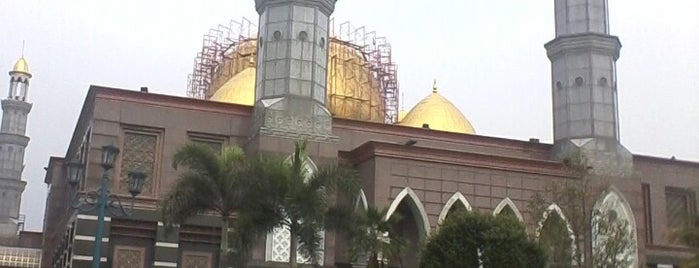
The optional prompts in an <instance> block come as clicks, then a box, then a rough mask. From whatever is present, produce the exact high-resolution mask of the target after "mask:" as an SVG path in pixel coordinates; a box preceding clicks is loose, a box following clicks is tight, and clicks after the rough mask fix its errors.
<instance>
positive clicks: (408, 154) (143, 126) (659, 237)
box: [45, 88, 699, 267]
mask: <svg viewBox="0 0 699 268" xmlns="http://www.w3.org/2000/svg"><path fill="white" fill-rule="evenodd" d="M85 107H87V108H84V109H83V114H82V115H81V118H80V119H79V123H78V127H77V128H76V133H75V135H74V137H73V141H71V146H70V148H69V149H68V154H67V155H66V158H68V159H73V158H74V157H76V156H77V155H78V152H80V151H81V150H80V149H79V147H80V145H81V144H85V141H89V142H88V143H87V145H88V146H87V148H89V150H87V153H86V154H83V155H82V157H84V158H85V159H86V160H85V161H86V162H87V164H88V168H87V180H86V182H85V184H84V186H83V188H82V189H93V188H96V187H97V185H98V183H99V179H100V178H101V175H102V168H101V167H100V166H99V163H100V157H99V156H100V153H101V147H102V146H103V145H106V144H114V145H117V146H119V147H120V148H121V149H122V152H121V154H120V157H119V158H118V160H117V163H116V166H115V168H114V172H113V174H114V175H113V176H112V178H113V179H112V180H111V185H110V187H111V188H112V189H118V187H119V185H122V184H121V183H122V181H123V180H124V179H125V178H126V177H125V176H123V175H124V174H125V173H126V172H127V170H126V166H128V165H130V164H127V163H129V160H128V159H125V157H126V158H128V157H127V156H125V155H129V150H133V148H131V147H133V146H132V145H128V144H130V142H132V141H129V139H130V138H128V137H127V136H128V135H130V134H134V133H135V134H145V135H151V137H155V138H154V139H150V143H148V144H150V145H149V146H145V147H138V148H146V147H147V148H150V149H147V150H146V149H143V150H144V151H140V152H141V153H144V152H146V153H148V154H152V158H151V160H153V162H152V163H151V162H149V161H151V160H147V159H146V160H143V161H140V162H139V163H149V164H148V165H149V166H151V167H152V168H153V170H152V172H151V173H150V177H149V180H151V184H150V186H149V187H150V189H149V190H148V191H146V192H145V193H144V194H143V195H141V196H139V197H138V202H137V208H138V209H139V212H138V213H137V214H136V215H135V216H134V217H131V218H129V219H128V220H127V219H116V218H110V220H109V221H108V222H107V223H106V226H105V234H106V236H105V238H108V239H107V240H105V241H104V243H103V248H104V249H103V253H102V256H103V257H105V262H104V263H103V264H104V265H107V266H108V265H113V264H114V263H113V262H114V260H115V259H116V255H115V250H116V249H117V246H126V248H124V249H125V251H123V252H131V253H132V254H136V255H138V254H141V255H138V256H142V257H139V258H141V260H143V261H144V262H146V263H155V264H159V265H161V266H167V265H172V264H173V263H178V262H179V263H182V262H183V261H184V260H183V259H182V258H183V256H185V255H187V254H189V255H187V256H188V258H191V259H188V260H198V261H205V260H206V259H207V258H211V259H212V260H215V259H216V254H217V253H216V252H217V250H216V248H217V245H216V244H217V239H218V230H216V228H215V227H216V226H217V224H218V221H217V220H216V218H215V217H213V216H212V217H203V218H198V219H194V220H192V221H191V222H190V224H188V225H187V226H186V227H183V228H182V229H177V230H175V232H174V233H166V232H165V230H164V229H163V228H162V227H163V226H161V225H162V224H159V223H158V221H157V218H156V217H155V213H153V211H154V210H155V209H156V204H157V200H158V198H160V197H162V196H163V194H165V193H166V192H167V191H168V189H169V188H170V187H171V185H172V183H173V182H174V180H175V179H176V176H177V172H176V171H175V170H174V169H173V168H172V166H171V164H170V163H171V161H172V155H173V154H174V152H175V150H176V149H177V148H178V147H179V146H181V145H182V144H184V143H185V142H187V141H189V140H191V139H205V140H207V141H219V142H221V143H223V144H238V145H240V146H242V147H246V145H247V144H246V141H247V135H248V131H249V126H250V115H251V109H250V107H244V106H237V105H231V104H222V103H215V102H208V101H202V100H193V99H187V98H179V97H172V96H163V95H157V94H152V93H141V92H128V91H121V90H113V89H100V88H93V89H91V91H90V93H89V94H88V99H87V100H86V104H85ZM90 107H94V111H92V108H90ZM333 131H334V134H335V135H338V136H339V137H340V143H339V144H338V145H328V144H322V143H315V144H311V145H310V147H309V155H310V156H311V158H313V160H314V161H315V162H317V163H322V162H325V161H331V160H334V159H335V157H331V156H333V154H334V156H337V154H338V151H339V155H340V157H341V158H346V159H349V160H351V161H354V162H355V163H356V164H357V166H358V168H359V171H360V174H361V176H362V179H363V184H364V187H363V190H364V193H365V195H366V199H367V201H368V203H369V204H374V205H376V206H377V207H384V206H389V207H390V206H391V205H393V202H394V200H395V199H396V198H397V197H399V196H406V194H404V193H405V192H406V188H409V189H410V191H411V192H412V193H411V195H410V196H411V197H414V198H416V199H417V200H414V201H415V203H419V205H418V206H419V207H421V208H420V209H423V210H424V214H425V217H426V222H424V224H423V225H422V226H428V228H427V229H429V230H426V231H425V233H429V232H430V231H434V229H435V228H436V226H438V223H439V217H440V214H442V211H443V210H444V207H445V204H446V203H447V202H448V201H449V200H450V199H451V198H452V197H453V196H454V194H455V193H457V192H458V193H461V194H462V195H463V197H464V198H465V199H466V200H467V201H468V203H469V204H470V206H471V207H473V209H477V210H479V211H484V212H492V211H493V210H494V209H495V208H496V207H498V206H499V205H500V204H501V203H502V202H503V200H506V199H509V200H511V201H512V203H513V204H514V205H515V206H516V208H517V209H518V210H519V212H520V213H521V215H522V217H523V219H524V220H525V222H526V223H527V224H528V226H529V229H530V231H531V230H533V229H534V226H535V223H534V222H533V221H532V218H533V217H532V215H529V213H528V211H527V208H526V207H527V202H528V201H527V200H528V198H529V197H530V196H531V195H532V194H533V193H535V192H536V191H540V190H541V189H543V187H544V186H545V185H546V184H548V182H551V181H560V182H564V181H566V180H570V179H571V178H569V177H568V176H567V175H566V173H565V172H564V171H563V165H562V164H561V163H557V162H552V161H549V160H548V159H549V158H548V157H549V153H550V149H551V145H548V144H540V143H537V142H528V141H514V140H506V139H499V138H491V137H483V136H475V135H461V134H454V133H444V132H436V131H430V130H425V129H413V128H406V127H400V126H393V125H384V124H375V123H364V122H358V121H351V120H339V119H336V120H335V123H334V129H333ZM86 136H87V137H86ZM410 139H412V140H415V141H417V143H416V144H414V145H412V146H408V145H404V143H405V142H406V141H408V140H410ZM262 144H263V146H265V147H264V149H265V150H270V149H276V150H278V151H280V153H285V154H289V153H290V152H291V149H292V147H291V146H292V143H291V141H289V140H283V139H279V138H271V139H268V140H265V142H264V143H262ZM129 146H131V147H129ZM259 146H260V145H258V147H247V148H248V150H251V149H250V148H254V149H260V147H259ZM129 148H131V149H129ZM134 148H135V147H134ZM253 152H254V151H253ZM131 162H133V161H131ZM57 166H58V165H57ZM635 167H636V174H635V175H634V177H632V178H625V179H612V178H604V179H605V180H608V181H609V182H611V183H612V184H613V185H615V187H616V188H618V189H619V190H620V191H621V192H622V193H623V195H624V196H625V198H626V199H627V200H628V201H629V203H630V205H631V208H632V210H633V214H634V215H635V220H636V225H637V231H638V240H639V253H640V255H641V259H643V258H644V256H645V255H646V251H648V252H649V253H648V254H649V255H653V254H654V255H653V256H656V255H657V257H652V258H655V259H658V258H665V257H667V256H680V257H681V256H686V252H687V251H686V250H684V249H682V248H678V247H677V246H673V245H671V244H670V243H668V242H665V241H666V240H665V236H666V233H667V230H666V228H665V227H664V225H665V215H664V213H665V201H664V194H665V187H666V186H673V187H683V188H691V187H697V186H699V181H697V178H699V164H697V163H680V162H672V161H669V160H667V161H665V160H662V161H661V160H658V159H654V158H648V157H637V158H636V163H635ZM57 168H58V167H57ZM57 170H58V169H51V170H50V173H51V176H52V177H53V178H47V181H48V182H49V183H51V190H50V194H49V202H48V204H47V206H51V207H55V208H56V209H57V210H59V211H60V209H65V206H63V205H57V204H55V202H62V201H61V200H62V199H63V200H65V196H61V194H60V193H58V192H56V191H54V190H59V189H63V191H65V185H64V184H63V186H61V185H62V184H61V182H60V181H61V179H58V178H59V177H61V176H63V174H61V173H60V172H58V171H57ZM47 176H49V175H48V174H47ZM670 178H671V179H670ZM63 180H64V178H63ZM642 184H648V185H649V186H650V193H651V199H650V200H651V201H652V202H651V207H652V208H651V209H650V212H651V214H652V215H651V217H652V221H651V222H652V225H653V226H652V227H653V229H652V230H653V232H652V233H653V242H652V243H648V245H646V238H645V237H646V233H649V232H647V230H646V228H648V227H647V221H646V206H645V204H644V199H643V191H644V190H643V189H642V186H641V185H642ZM61 187H64V188H61ZM115 192H118V190H115ZM122 193H124V192H122ZM63 202H64V201H63ZM418 212H419V211H418ZM94 219H95V217H94V216H92V215H90V214H80V215H66V214H65V213H53V212H52V213H47V225H53V223H60V224H58V225H53V226H57V227H53V226H49V227H47V232H46V233H47V239H46V241H47V242H45V245H47V246H48V248H47V252H53V251H54V250H56V249H57V248H60V247H61V246H58V245H57V244H60V243H59V242H58V241H60V240H61V239H58V237H65V234H70V232H69V231H61V229H62V228H63V227H64V226H67V225H70V224H71V223H74V226H75V231H74V232H75V234H74V236H73V237H72V238H71V237H70V235H68V236H67V237H68V239H67V240H66V239H63V241H64V242H63V243H64V246H63V247H64V248H65V247H66V245H65V243H69V244H72V247H73V248H74V250H73V253H72V254H73V256H82V257H79V258H78V259H80V260H78V259H76V258H73V259H72V261H73V262H74V263H76V265H77V263H82V264H85V263H87V262H89V259H90V258H91V251H90V249H91V247H92V245H93V243H94V237H92V238H91V236H94V229H95V228H94V227H95V220H94ZM115 225H116V226H118V227H116V228H115V227H114V226H115ZM418 227H420V226H418ZM115 230H116V232H115ZM71 239H73V242H71ZM66 241H67V242H66ZM335 243H341V241H340V240H339V239H336V238H335V237H334V235H333V234H327V236H326V249H327V250H326V253H325V260H326V261H325V263H326V264H327V265H331V264H333V263H334V262H335V261H336V260H335V256H339V255H340V254H341V253H342V252H341V249H338V248H335V247H334V245H335ZM262 244H264V243H262ZM52 247H53V249H51V248H52ZM137 248H140V249H143V250H142V251H139V250H140V249H139V250H136V249H137ZM196 248H200V249H205V250H204V251H201V252H192V250H193V249H196ZM264 251H265V248H264V246H263V245H260V246H258V248H257V249H256V251H255V252H254V256H255V258H256V259H257V260H258V262H257V263H258V264H259V263H260V262H259V260H263V259H264V256H265V254H264ZM139 252H140V253H139ZM673 254H674V255H673ZM46 255H48V256H47V257H48V258H51V257H52V256H55V254H45V256H46ZM339 259H340V258H339V257H338V260H339ZM45 263H46V262H45ZM82 264H81V265H82ZM107 266H105V267H107ZM157 266H158V265H156V267H157ZM75 267H81V266H79V265H78V266H75Z"/></svg>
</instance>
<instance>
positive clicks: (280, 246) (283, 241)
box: [265, 155, 325, 265]
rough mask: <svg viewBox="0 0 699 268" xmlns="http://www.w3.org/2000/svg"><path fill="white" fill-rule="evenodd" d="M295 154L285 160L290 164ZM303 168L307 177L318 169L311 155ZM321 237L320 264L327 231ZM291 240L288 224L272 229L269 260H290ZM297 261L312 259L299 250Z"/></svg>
mask: <svg viewBox="0 0 699 268" xmlns="http://www.w3.org/2000/svg"><path fill="white" fill-rule="evenodd" d="M293 157H294V155H291V156H289V157H288V158H287V159H286V160H285V162H286V163H288V164H291V161H292V159H293ZM301 161H303V163H302V164H303V167H302V168H303V170H304V171H305V175H306V179H308V178H310V177H311V176H313V174H314V173H315V172H316V171H317V170H318V168H317V167H316V165H315V163H313V160H311V158H310V157H308V156H304V157H303V159H302V160H301ZM321 237H323V239H322V241H321V242H320V244H321V248H320V254H319V259H320V262H319V264H320V265H323V259H324V255H325V254H324V252H323V251H324V248H323V247H324V244H325V232H322V233H321ZM290 240H291V232H290V231H289V228H288V226H284V227H277V228H274V230H272V232H271V233H269V234H268V235H267V247H266V254H265V255H266V256H265V259H266V260H267V261H271V262H289V257H290V256H289V251H290V246H291V245H290ZM296 262H297V263H299V264H310V263H311V262H310V260H308V259H306V258H305V257H304V256H303V254H301V252H299V251H298V250H297V254H296Z"/></svg>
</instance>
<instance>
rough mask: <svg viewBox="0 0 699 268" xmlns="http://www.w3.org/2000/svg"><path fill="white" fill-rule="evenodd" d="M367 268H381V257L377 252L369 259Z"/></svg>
mask: <svg viewBox="0 0 699 268" xmlns="http://www.w3.org/2000/svg"><path fill="white" fill-rule="evenodd" d="M382 266H383V265H382ZM367 268H379V257H378V254H376V252H372V253H371V257H369V260H368V263H367Z"/></svg>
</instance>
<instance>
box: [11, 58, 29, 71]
mask: <svg viewBox="0 0 699 268" xmlns="http://www.w3.org/2000/svg"><path fill="white" fill-rule="evenodd" d="M12 71H13V72H21V73H27V74H28V73H29V64H27V60H25V59H24V57H20V58H19V59H18V60H17V62H15V66H14V67H12Z"/></svg>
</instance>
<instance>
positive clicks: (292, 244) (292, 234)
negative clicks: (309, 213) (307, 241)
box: [289, 226, 298, 268]
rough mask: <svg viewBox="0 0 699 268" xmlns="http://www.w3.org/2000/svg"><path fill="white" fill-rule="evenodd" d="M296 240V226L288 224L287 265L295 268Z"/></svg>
mask: <svg viewBox="0 0 699 268" xmlns="http://www.w3.org/2000/svg"><path fill="white" fill-rule="evenodd" d="M297 248H298V241H297V240H296V228H295V227H294V226H289V267H291V268H296V266H297V265H296V249H297Z"/></svg>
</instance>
